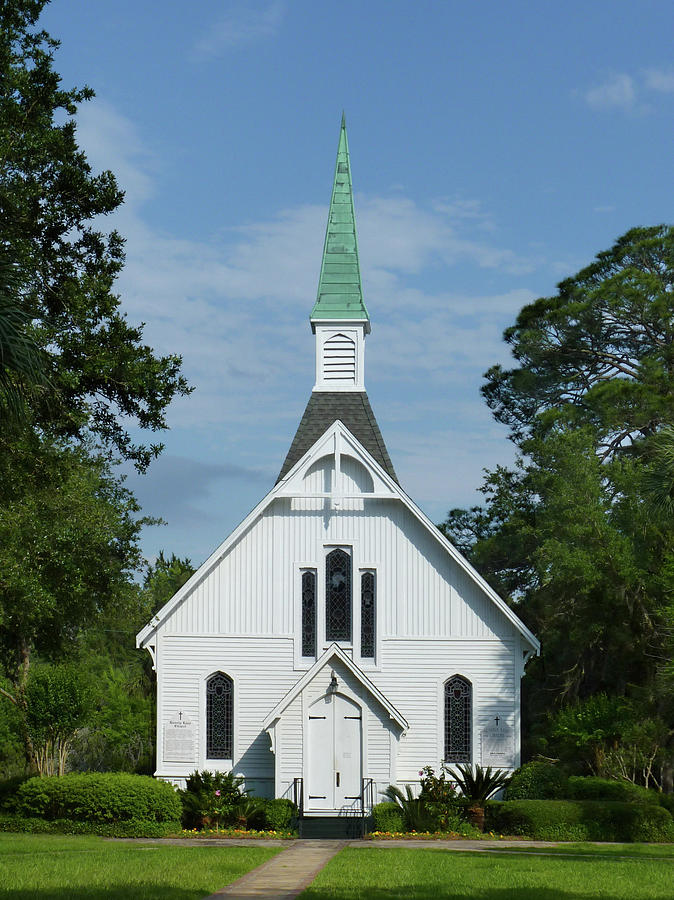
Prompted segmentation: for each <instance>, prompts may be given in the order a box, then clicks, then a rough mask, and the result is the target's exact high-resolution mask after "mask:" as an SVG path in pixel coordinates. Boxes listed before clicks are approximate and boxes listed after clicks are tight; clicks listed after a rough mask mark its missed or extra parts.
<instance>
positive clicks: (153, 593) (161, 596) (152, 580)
mask: <svg viewBox="0 0 674 900" xmlns="http://www.w3.org/2000/svg"><path fill="white" fill-rule="evenodd" d="M194 572H195V569H194V566H193V565H192V563H191V561H190V560H189V559H179V558H178V557H177V556H176V555H175V553H172V554H171V556H170V557H166V556H164V551H163V550H160V551H159V556H158V557H157V559H156V560H155V562H154V564H151V565H148V567H147V571H146V573H145V580H144V583H143V588H144V593H145V597H146V602H147V604H148V612H147V615H148V618H149V617H150V616H152V615H154V614H155V613H156V612H157V610H159V609H161V608H162V606H163V605H164V604H165V603H166V602H167V601H169V600H170V599H171V597H172V596H173V595H174V594H175V593H176V591H178V590H179V589H180V588H181V587H182V586H183V585H184V584H185V582H186V581H188V580H189V579H190V577H191V576H192V575H193V574H194Z"/></svg>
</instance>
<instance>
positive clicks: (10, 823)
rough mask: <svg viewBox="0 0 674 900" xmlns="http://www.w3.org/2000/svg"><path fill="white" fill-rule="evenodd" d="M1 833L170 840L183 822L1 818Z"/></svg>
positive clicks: (177, 832)
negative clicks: (159, 838)
mask: <svg viewBox="0 0 674 900" xmlns="http://www.w3.org/2000/svg"><path fill="white" fill-rule="evenodd" d="M0 831H15V832H21V833H23V834H97V835H101V836H102V837H139V838H140V837H145V838H150V837H167V836H168V835H172V834H179V833H180V822H179V821H177V820H176V821H174V822H147V821H140V820H138V819H127V820H125V821H122V822H105V823H101V822H81V821H76V820H73V819H51V820H49V819H37V818H26V817H25V816H11V815H0Z"/></svg>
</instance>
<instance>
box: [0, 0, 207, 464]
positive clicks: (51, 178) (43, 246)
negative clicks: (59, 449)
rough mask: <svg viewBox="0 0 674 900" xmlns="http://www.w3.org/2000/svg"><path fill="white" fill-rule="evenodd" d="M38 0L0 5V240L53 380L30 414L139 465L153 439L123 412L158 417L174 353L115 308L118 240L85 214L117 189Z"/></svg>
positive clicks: (170, 391) (175, 388)
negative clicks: (58, 65) (90, 136)
mask: <svg viewBox="0 0 674 900" xmlns="http://www.w3.org/2000/svg"><path fill="white" fill-rule="evenodd" d="M45 3H46V0H30V2H29V0H19V2H12V3H5V4H3V5H2V6H0V81H1V82H2V85H3V89H2V91H1V92H0V246H1V247H11V248H12V252H13V254H14V256H15V260H16V263H17V269H18V272H19V273H20V278H21V283H20V297H21V304H22V307H23V309H24V310H25V311H26V312H27V313H28V314H29V315H30V318H31V320H32V323H33V325H32V338H33V340H34V341H35V342H36V343H37V345H38V346H39V347H41V348H42V351H43V353H44V354H45V355H46V357H47V368H48V374H49V378H50V380H51V382H52V384H53V386H54V390H53V392H51V396H50V398H49V402H48V403H47V402H39V401H38V400H35V401H34V402H33V403H32V409H31V415H32V418H33V421H34V422H35V423H36V424H37V425H38V426H39V427H41V428H47V429H49V430H51V431H52V432H53V431H56V432H58V433H59V434H60V435H62V436H66V437H69V438H81V437H82V436H83V435H84V434H85V433H87V432H88V433H93V434H95V435H96V439H97V441H98V442H99V443H102V444H106V445H107V446H108V447H111V448H114V450H115V451H116V452H117V453H119V454H121V455H122V456H124V457H126V458H129V459H133V460H134V461H135V462H136V463H137V465H139V466H140V467H144V466H146V465H147V464H148V462H149V461H150V459H151V458H152V456H153V455H156V453H157V452H158V451H159V449H160V448H159V447H158V446H157V445H152V446H150V447H143V446H140V445H134V444H133V442H132V440H131V436H130V428H129V423H137V424H138V425H140V427H141V428H148V429H151V430H153V431H154V430H157V429H161V428H163V427H165V418H164V411H165V409H166V407H167V405H168V404H169V403H170V401H171V399H172V397H173V396H174V395H175V394H176V393H177V394H184V393H187V392H188V390H189V389H188V387H187V384H186V383H185V380H184V379H183V378H182V376H181V375H180V358H179V357H177V356H166V357H156V356H155V355H154V354H153V352H152V350H151V348H150V347H148V346H146V345H145V344H143V341H142V328H139V327H134V326H132V325H130V324H129V323H128V321H127V320H126V318H125V316H124V315H123V313H122V312H121V310H120V308H119V307H120V299H119V297H117V296H116V295H115V293H114V291H113V284H114V279H115V277H116V276H117V274H118V272H119V270H120V269H121V267H122V264H123V259H124V253H123V242H122V239H121V238H120V236H119V235H118V234H117V233H116V232H114V231H113V232H112V233H111V234H109V235H107V236H106V235H104V234H102V233H101V232H99V231H97V230H96V228H95V227H94V226H95V224H97V223H98V222H99V221H100V217H101V216H103V215H106V214H109V213H111V212H113V211H114V210H115V209H116V208H117V207H118V206H119V205H120V203H121V202H122V198H123V194H122V192H121V191H120V190H119V188H118V186H117V183H116V181H115V177H114V175H113V174H112V173H111V172H107V171H106V172H102V173H100V174H94V173H93V172H92V170H91V167H90V165H89V164H88V162H87V159H86V157H85V155H84V153H82V151H81V150H80V148H79V147H78V146H77V140H76V123H75V118H76V114H77V107H78V105H79V104H80V103H83V102H85V101H88V100H90V99H91V98H92V97H93V91H92V90H91V89H90V88H83V89H76V88H74V89H70V90H64V89H63V88H62V87H61V83H60V77H59V76H58V74H57V73H56V72H55V71H54V69H53V56H54V53H55V51H56V49H57V47H58V42H57V41H55V40H54V39H53V38H51V37H50V36H49V35H48V34H47V33H46V32H44V31H38V30H36V29H35V23H36V21H37V19H38V17H39V15H40V12H41V11H42V8H43V7H44V5H45Z"/></svg>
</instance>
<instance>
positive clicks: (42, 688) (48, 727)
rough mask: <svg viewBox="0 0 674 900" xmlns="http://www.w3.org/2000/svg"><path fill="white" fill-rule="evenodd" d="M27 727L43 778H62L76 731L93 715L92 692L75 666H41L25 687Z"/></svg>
mask: <svg viewBox="0 0 674 900" xmlns="http://www.w3.org/2000/svg"><path fill="white" fill-rule="evenodd" d="M25 698H26V724H27V726H28V732H29V734H30V737H31V740H32V744H33V749H34V751H35V754H36V759H37V764H38V771H39V772H40V774H41V775H54V774H58V775H63V774H64V773H65V766H66V761H67V758H68V752H69V749H70V745H71V743H72V740H73V737H74V735H75V732H76V731H77V729H78V728H81V727H82V726H83V725H84V724H86V722H87V721H88V719H89V718H90V716H91V705H92V697H91V690H90V688H89V686H88V684H87V682H86V680H85V677H84V673H83V672H81V671H78V670H77V669H76V668H74V667H73V666H67V665H51V666H40V667H39V668H37V669H34V670H32V671H31V675H30V678H29V680H28V685H27V687H26V693H25Z"/></svg>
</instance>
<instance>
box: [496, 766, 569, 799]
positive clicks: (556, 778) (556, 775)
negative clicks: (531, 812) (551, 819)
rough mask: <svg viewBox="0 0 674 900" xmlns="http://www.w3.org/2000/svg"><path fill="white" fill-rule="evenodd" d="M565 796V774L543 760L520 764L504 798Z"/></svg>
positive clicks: (552, 797) (555, 797) (560, 797)
mask: <svg viewBox="0 0 674 900" xmlns="http://www.w3.org/2000/svg"><path fill="white" fill-rule="evenodd" d="M566 796H567V778H566V776H565V775H564V773H563V772H561V771H560V770H559V769H558V768H557V766H554V765H553V764H552V763H549V762H544V761H543V760H534V761H533V762H528V763H524V765H523V766H520V767H519V769H517V770H516V771H515V772H514V773H513V776H512V778H511V780H510V784H509V785H508V787H507V788H506V791H505V799H506V800H561V799H562V798H564V797H566Z"/></svg>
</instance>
